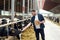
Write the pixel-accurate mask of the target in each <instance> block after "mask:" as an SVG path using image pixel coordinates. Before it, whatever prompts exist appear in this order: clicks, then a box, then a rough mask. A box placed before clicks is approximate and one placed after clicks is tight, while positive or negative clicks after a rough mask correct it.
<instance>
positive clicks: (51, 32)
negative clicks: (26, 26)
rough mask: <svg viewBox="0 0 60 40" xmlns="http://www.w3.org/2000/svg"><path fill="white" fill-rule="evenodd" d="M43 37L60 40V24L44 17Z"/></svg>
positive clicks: (48, 39) (47, 39) (49, 39)
mask: <svg viewBox="0 0 60 40" xmlns="http://www.w3.org/2000/svg"><path fill="white" fill-rule="evenodd" d="M45 39H46V40H60V26H58V25H56V24H54V23H53V22H51V21H49V20H47V19H46V22H45Z"/></svg>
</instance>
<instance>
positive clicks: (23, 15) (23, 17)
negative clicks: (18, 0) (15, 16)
mask: <svg viewBox="0 0 60 40" xmlns="http://www.w3.org/2000/svg"><path fill="white" fill-rule="evenodd" d="M22 10H23V19H24V13H25V0H23V8H22Z"/></svg>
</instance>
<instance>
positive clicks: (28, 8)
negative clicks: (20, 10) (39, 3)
mask: <svg viewBox="0 0 60 40" xmlns="http://www.w3.org/2000/svg"><path fill="white" fill-rule="evenodd" d="M27 13H28V14H29V0H28V10H27Z"/></svg>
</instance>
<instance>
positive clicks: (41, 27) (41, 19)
mask: <svg viewBox="0 0 60 40" xmlns="http://www.w3.org/2000/svg"><path fill="white" fill-rule="evenodd" d="M38 19H39V21H43V20H44V17H43V16H42V15H41V14H38ZM34 20H35V16H33V17H32V18H31V23H32V24H33V27H34V30H36V28H35V24H34ZM44 27H45V26H44V24H43V23H42V24H40V29H44Z"/></svg>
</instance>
